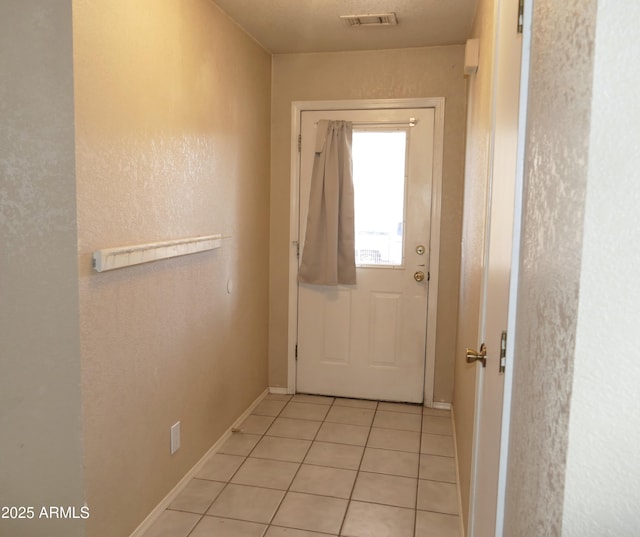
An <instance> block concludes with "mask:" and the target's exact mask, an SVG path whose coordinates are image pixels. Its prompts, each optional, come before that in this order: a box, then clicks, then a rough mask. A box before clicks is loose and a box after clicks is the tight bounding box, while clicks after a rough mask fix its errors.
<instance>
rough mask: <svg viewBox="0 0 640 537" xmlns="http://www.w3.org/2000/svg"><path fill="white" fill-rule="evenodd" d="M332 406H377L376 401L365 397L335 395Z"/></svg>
mask: <svg viewBox="0 0 640 537" xmlns="http://www.w3.org/2000/svg"><path fill="white" fill-rule="evenodd" d="M333 404H334V406H349V407H353V408H370V409H373V410H375V409H376V408H377V406H378V402H377V401H368V400H366V399H347V398H343V397H336V400H335V401H334V403H333Z"/></svg>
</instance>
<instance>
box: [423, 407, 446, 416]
mask: <svg viewBox="0 0 640 537" xmlns="http://www.w3.org/2000/svg"><path fill="white" fill-rule="evenodd" d="M422 415H423V416H440V417H441V418H450V417H451V411H450V410H444V409H442V408H427V407H424V408H423V409H422Z"/></svg>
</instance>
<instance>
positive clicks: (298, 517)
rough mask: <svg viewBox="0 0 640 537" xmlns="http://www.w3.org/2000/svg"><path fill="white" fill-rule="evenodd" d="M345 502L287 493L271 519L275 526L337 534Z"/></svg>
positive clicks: (344, 509) (325, 497) (345, 507)
mask: <svg viewBox="0 0 640 537" xmlns="http://www.w3.org/2000/svg"><path fill="white" fill-rule="evenodd" d="M347 503H348V502H347V500H343V499H340V498H329V497H328V496H314V495H311V494H301V493H299V492H288V493H287V495H286V496H285V498H284V500H283V501H282V505H280V509H278V512H277V513H276V516H275V518H274V519H273V524H274V525H276V526H284V527H288V528H296V529H301V530H309V531H316V532H321V533H330V534H334V535H335V534H337V533H338V531H340V525H341V524H342V519H343V518H344V513H345V511H346V509H347Z"/></svg>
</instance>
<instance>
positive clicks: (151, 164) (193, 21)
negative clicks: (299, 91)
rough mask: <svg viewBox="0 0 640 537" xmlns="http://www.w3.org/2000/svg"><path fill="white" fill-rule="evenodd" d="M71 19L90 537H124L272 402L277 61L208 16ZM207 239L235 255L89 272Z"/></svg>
mask: <svg viewBox="0 0 640 537" xmlns="http://www.w3.org/2000/svg"><path fill="white" fill-rule="evenodd" d="M73 8H74V12H73V23H74V24H73V28H74V32H73V38H74V66H75V90H76V98H75V103H76V136H77V149H76V150H77V191H78V192H77V200H78V228H79V231H78V243H79V246H78V249H79V258H78V260H79V273H80V282H79V289H80V314H81V327H80V328H81V351H82V389H83V397H84V399H83V411H84V429H85V442H84V447H85V459H84V462H85V467H86V489H87V498H88V501H89V504H90V506H91V509H92V516H91V518H90V520H89V522H88V535H90V536H91V537H99V536H105V537H107V536H109V537H110V536H114V535H128V534H129V533H130V532H131V531H132V530H133V529H134V528H135V527H136V526H137V525H138V524H139V523H140V522H141V521H142V519H143V518H144V517H145V516H146V515H147V514H148V513H149V512H150V511H151V510H152V509H153V507H155V505H156V504H157V503H158V502H159V501H160V500H161V499H162V498H163V497H164V496H165V495H166V493H167V492H168V491H169V490H170V489H171V488H172V487H173V486H174V485H175V484H176V483H177V481H178V480H179V479H180V478H181V477H182V476H183V475H184V474H185V473H186V472H187V470H188V469H189V468H191V467H192V466H193V464H194V463H195V462H196V461H197V460H198V459H199V458H200V457H201V456H202V455H203V454H204V453H205V451H206V450H207V449H208V448H209V447H211V445H212V444H213V443H214V442H215V441H216V440H217V439H218V438H219V437H220V435H221V434H222V433H223V432H224V430H225V429H226V428H227V427H228V426H229V425H230V424H231V423H232V422H233V421H234V420H235V419H236V418H237V417H238V416H239V415H240V413H241V412H242V411H244V410H245V409H246V408H247V407H248V406H249V404H250V403H251V402H252V401H253V400H254V399H255V398H256V397H257V396H258V395H259V394H260V393H261V392H262V391H263V390H264V389H265V388H266V386H267V346H268V333H267V328H268V326H267V319H268V280H267V272H266V270H263V269H262V268H261V267H264V266H265V265H266V259H267V258H268V255H269V252H268V246H267V245H268V241H269V234H268V233H269V216H268V215H269V158H270V157H269V134H270V132H269V118H270V83H271V79H270V77H271V59H270V55H269V54H268V53H266V52H265V51H264V50H263V49H261V48H260V47H259V46H258V45H257V44H256V43H255V42H254V41H253V40H252V39H251V38H249V37H247V36H246V35H245V34H244V33H242V32H241V31H240V30H239V29H238V27H237V26H236V25H235V24H234V23H232V22H231V21H230V20H229V19H227V17H226V16H225V15H223V14H222V13H221V12H220V11H219V10H218V9H217V7H216V6H215V5H214V4H213V3H211V2H209V1H208V0H188V1H184V0H168V1H163V2H156V1H155V0H144V1H136V2H131V1H130V0H112V1H110V2H98V1H90V0H76V1H74V5H73ZM209 233H222V234H223V235H225V236H229V237H230V238H227V239H225V240H223V243H222V248H221V249H219V250H215V251H211V252H206V253H200V254H195V255H191V256H186V257H181V258H175V259H172V260H166V261H160V262H155V263H151V264H147V265H140V266H136V267H131V268H126V269H121V270H117V271H113V272H106V273H102V274H98V273H95V272H94V271H93V270H92V269H91V252H92V251H93V250H95V249H98V248H105V247H110V246H119V245H126V244H136V243H144V242H151V241H159V240H165V239H174V238H180V237H187V236H195V235H203V234H209ZM228 280H230V281H231V282H232V292H231V293H228V292H227V281H228ZM178 420H180V421H181V422H182V447H181V449H180V450H179V451H178V453H177V454H175V455H174V456H170V455H169V428H170V426H171V425H172V424H173V423H175V422H176V421H178Z"/></svg>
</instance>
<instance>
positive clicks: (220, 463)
mask: <svg viewBox="0 0 640 537" xmlns="http://www.w3.org/2000/svg"><path fill="white" fill-rule="evenodd" d="M243 461H244V457H241V456H239V455H225V454H222V453H215V454H214V455H212V456H210V457H209V459H208V460H207V462H205V463H204V466H203V467H202V468H200V471H199V472H198V473H197V474H196V476H195V477H199V478H200V479H211V480H212V481H229V479H231V477H232V476H233V474H234V473H235V472H236V470H237V469H238V468H240V465H241V464H242V462H243Z"/></svg>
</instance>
